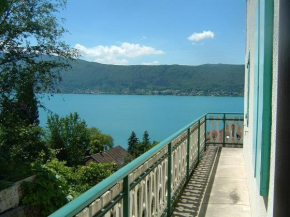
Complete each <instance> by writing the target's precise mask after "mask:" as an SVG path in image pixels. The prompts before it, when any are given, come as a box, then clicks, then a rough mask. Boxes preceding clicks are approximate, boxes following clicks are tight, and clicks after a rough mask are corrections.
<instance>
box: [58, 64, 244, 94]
mask: <svg viewBox="0 0 290 217" xmlns="http://www.w3.org/2000/svg"><path fill="white" fill-rule="evenodd" d="M61 75H62V82H61V83H60V84H59V86H58V87H59V89H60V90H61V91H62V92H63V93H93V94H143V95H149V94H153V95H204V96H208V95H216V96H218V95H222V96H242V95H243V91H244V65H227V64H206V65H200V66H182V65H158V66H143V65H134V66H117V65H104V64H99V63H93V62H87V61H84V60H77V61H76V62H73V63H72V68H71V70H68V71H64V72H62V73H61Z"/></svg>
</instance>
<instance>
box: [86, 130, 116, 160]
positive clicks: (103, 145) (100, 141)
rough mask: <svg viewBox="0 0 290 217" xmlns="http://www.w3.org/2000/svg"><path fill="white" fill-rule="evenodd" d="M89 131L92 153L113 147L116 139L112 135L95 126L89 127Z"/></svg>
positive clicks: (90, 150)
mask: <svg viewBox="0 0 290 217" xmlns="http://www.w3.org/2000/svg"><path fill="white" fill-rule="evenodd" d="M88 133H89V135H90V143H89V146H88V149H89V152H90V154H94V153H97V152H100V151H104V150H107V149H110V148H113V146H114V139H113V138H112V137H111V136H110V135H108V134H103V133H102V132H101V131H100V130H99V129H98V128H95V127H91V128H89V129H88Z"/></svg>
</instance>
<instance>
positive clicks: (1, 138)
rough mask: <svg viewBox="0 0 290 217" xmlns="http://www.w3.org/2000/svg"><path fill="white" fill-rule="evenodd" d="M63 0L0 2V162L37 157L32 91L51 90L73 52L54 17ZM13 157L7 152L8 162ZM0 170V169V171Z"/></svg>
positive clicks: (12, 0) (35, 100)
mask: <svg viewBox="0 0 290 217" xmlns="http://www.w3.org/2000/svg"><path fill="white" fill-rule="evenodd" d="M65 2H66V1H65V0H1V1H0V81H1V82H0V153H1V154H0V161H1V162H0V164H1V165H4V164H5V163H7V161H6V160H7V159H8V158H9V157H7V156H15V159H17V156H18V155H19V154H20V153H22V154H21V157H20V158H19V159H21V160H22V163H26V162H29V161H30V160H32V159H33V158H35V157H36V155H35V154H34V153H37V152H39V151H41V150H42V149H41V148H39V147H41V145H38V144H39V143H41V142H42V140H41V133H40V130H39V127H37V125H38V112H37V106H40V101H39V100H38V99H37V98H36V97H35V94H37V93H43V92H51V93H52V92H54V91H55V84H56V83H57V82H58V81H60V80H61V77H60V71H61V70H65V69H67V68H68V67H69V65H70V62H71V60H73V59H74V58H76V57H77V56H78V53H77V52H76V50H75V49H72V48H70V46H68V45H67V44H66V43H65V42H63V41H61V37H62V35H63V34H64V33H65V32H66V30H65V29H64V28H63V27H62V26H61V25H60V23H61V22H62V21H61V20H59V19H58V18H57V17H56V13H57V12H58V11H59V10H60V9H64V7H65ZM12 158H13V157H10V160H9V159H8V160H9V161H10V162H12V163H13V164H15V162H14V161H12V160H11V159H12ZM0 172H1V171H0Z"/></svg>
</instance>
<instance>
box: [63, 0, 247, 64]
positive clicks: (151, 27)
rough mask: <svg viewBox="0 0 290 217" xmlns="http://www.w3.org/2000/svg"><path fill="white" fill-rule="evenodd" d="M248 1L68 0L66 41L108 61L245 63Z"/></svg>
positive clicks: (90, 57) (88, 55)
mask: <svg viewBox="0 0 290 217" xmlns="http://www.w3.org/2000/svg"><path fill="white" fill-rule="evenodd" d="M245 7H246V1H245V0H143V1H140V0H82V1H80V0H68V3H67V8H66V10H64V11H61V13H60V17H63V18H65V19H66V22H65V23H64V25H63V26H64V27H65V28H66V29H68V30H69V32H70V34H65V36H64V40H65V41H66V42H67V43H68V44H70V45H71V46H72V47H76V48H78V49H79V50H80V52H81V54H82V59H85V60H89V61H95V62H100V63H106V64H122V65H137V64H180V65H200V64H206V63H228V64H243V63H244V52H245V15H246V8H245Z"/></svg>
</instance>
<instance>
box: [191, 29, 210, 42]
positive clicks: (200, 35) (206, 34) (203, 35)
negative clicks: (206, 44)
mask: <svg viewBox="0 0 290 217" xmlns="http://www.w3.org/2000/svg"><path fill="white" fill-rule="evenodd" d="M209 38H211V39H213V38H214V33H213V32H212V31H203V32H200V33H193V34H192V35H191V36H189V37H188V38H187V39H188V40H190V41H200V40H204V39H209Z"/></svg>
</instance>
